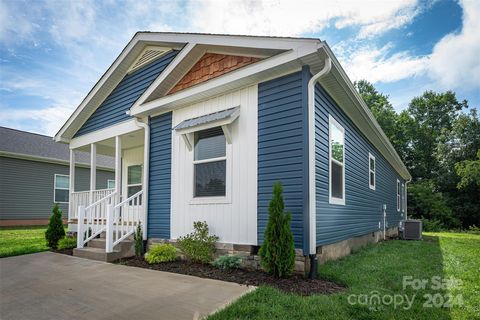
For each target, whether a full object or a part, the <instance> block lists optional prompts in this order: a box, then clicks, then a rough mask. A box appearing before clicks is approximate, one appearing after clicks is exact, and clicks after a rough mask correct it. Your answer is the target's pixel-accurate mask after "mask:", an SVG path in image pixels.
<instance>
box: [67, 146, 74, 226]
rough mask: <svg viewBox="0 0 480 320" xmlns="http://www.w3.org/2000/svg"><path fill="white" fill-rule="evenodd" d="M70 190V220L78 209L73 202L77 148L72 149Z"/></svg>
mask: <svg viewBox="0 0 480 320" xmlns="http://www.w3.org/2000/svg"><path fill="white" fill-rule="evenodd" d="M68 185H69V188H70V192H69V195H68V221H70V220H71V217H72V216H73V211H74V210H76V209H75V207H74V205H75V204H74V203H73V193H74V192H75V150H74V149H70V173H69V182H68Z"/></svg>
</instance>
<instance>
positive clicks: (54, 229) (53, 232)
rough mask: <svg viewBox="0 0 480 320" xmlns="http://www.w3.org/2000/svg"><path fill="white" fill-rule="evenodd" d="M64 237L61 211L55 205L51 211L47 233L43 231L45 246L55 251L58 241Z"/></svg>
mask: <svg viewBox="0 0 480 320" xmlns="http://www.w3.org/2000/svg"><path fill="white" fill-rule="evenodd" d="M63 237H65V229H64V228H63V221H62V210H60V208H59V207H58V204H57V203H55V205H54V206H53V209H52V215H51V216H50V221H49V222H48V228H47V231H45V239H46V240H47V246H49V247H50V248H52V249H57V247H58V241H59V240H60V239H62V238H63Z"/></svg>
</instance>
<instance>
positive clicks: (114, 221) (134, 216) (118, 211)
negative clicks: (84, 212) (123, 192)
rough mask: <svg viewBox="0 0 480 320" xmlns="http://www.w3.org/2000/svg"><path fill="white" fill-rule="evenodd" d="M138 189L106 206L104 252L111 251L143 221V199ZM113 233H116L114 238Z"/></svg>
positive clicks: (141, 191)
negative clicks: (121, 199) (132, 193)
mask: <svg viewBox="0 0 480 320" xmlns="http://www.w3.org/2000/svg"><path fill="white" fill-rule="evenodd" d="M143 193H144V191H143V190H140V191H138V192H137V193H135V194H134V195H132V196H130V197H128V198H127V199H125V200H123V201H121V202H120V203H118V204H117V205H114V206H113V205H108V206H107V226H106V233H107V234H106V243H105V252H107V253H108V252H113V248H114V247H115V246H116V245H117V244H119V243H120V242H121V241H123V240H125V239H126V238H128V237H129V236H130V235H131V234H133V233H134V232H135V229H136V227H137V226H138V225H139V224H140V223H142V222H144V220H145V212H144V210H143V209H144V201H145V199H142V198H141V196H142V195H143ZM114 234H115V235H116V237H115V240H114Z"/></svg>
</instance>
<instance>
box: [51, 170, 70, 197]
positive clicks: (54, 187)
mask: <svg viewBox="0 0 480 320" xmlns="http://www.w3.org/2000/svg"><path fill="white" fill-rule="evenodd" d="M57 176H61V177H67V178H68V188H57ZM57 189H58V190H68V200H70V176H69V175H68V174H59V173H55V175H54V178H53V203H68V202H69V201H66V202H65V201H57V199H56V198H55V194H56V192H55V190H57Z"/></svg>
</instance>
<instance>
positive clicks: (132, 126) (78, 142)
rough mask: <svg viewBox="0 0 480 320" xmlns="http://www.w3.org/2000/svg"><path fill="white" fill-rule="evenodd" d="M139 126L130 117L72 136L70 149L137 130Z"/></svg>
mask: <svg viewBox="0 0 480 320" xmlns="http://www.w3.org/2000/svg"><path fill="white" fill-rule="evenodd" d="M139 129H140V128H139V127H138V125H137V124H136V123H135V119H130V120H127V121H124V122H120V123H119V124H116V125H113V126H110V127H107V128H104V129H100V130H97V131H94V132H90V133H87V134H84V135H81V136H79V137H76V138H73V139H72V140H71V141H70V149H78V148H80V147H83V146H86V145H89V144H92V143H95V142H99V141H103V140H107V139H110V138H114V137H116V136H120V135H123V134H127V133H129V132H133V131H137V130H139Z"/></svg>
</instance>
